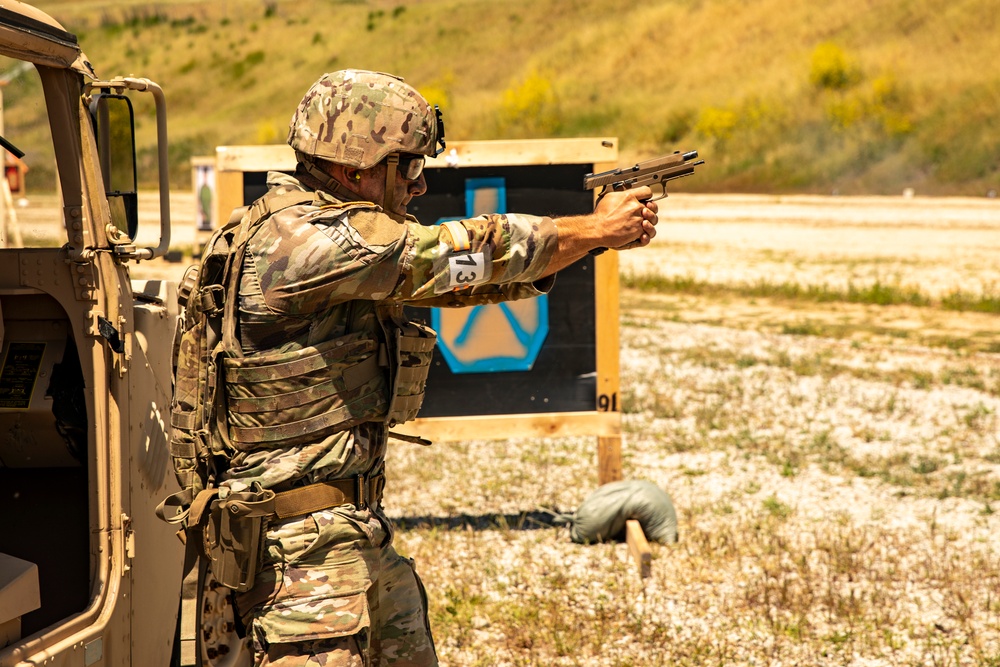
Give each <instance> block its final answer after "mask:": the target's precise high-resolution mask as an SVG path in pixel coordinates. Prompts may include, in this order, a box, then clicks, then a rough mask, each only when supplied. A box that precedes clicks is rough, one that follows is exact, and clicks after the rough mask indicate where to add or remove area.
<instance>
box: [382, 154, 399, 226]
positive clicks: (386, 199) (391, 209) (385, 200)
mask: <svg viewBox="0 0 1000 667" xmlns="http://www.w3.org/2000/svg"><path fill="white" fill-rule="evenodd" d="M398 169H399V153H390V154H389V156H388V157H387V158H386V159H385V194H383V195H382V210H383V211H384V212H385V214H386V215H388V216H389V217H390V218H392V219H393V220H395V221H396V222H404V218H403V216H401V215H400V214H398V213H396V212H395V211H396V207H395V206H394V205H393V201H392V200H393V195H394V194H395V192H396V171H397V170H398Z"/></svg>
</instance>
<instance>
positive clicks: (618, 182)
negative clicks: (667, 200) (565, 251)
mask: <svg viewBox="0 0 1000 667" xmlns="http://www.w3.org/2000/svg"><path fill="white" fill-rule="evenodd" d="M695 160H698V151H688V152H687V153H681V152H680V151H674V152H673V153H671V154H670V155H665V156H663V157H658V158H653V159H652V160H646V161H645V162H638V163H636V164H635V165H633V166H631V167H624V168H619V169H612V170H611V171H602V172H601V173H599V174H587V175H586V176H584V177H583V189H584V190H593V189H594V188H603V189H602V190H601V195H603V194H604V193H605V192H607V190H608V188H611V189H612V190H628V189H629V188H636V187H642V186H643V185H648V186H649V187H650V188H652V187H654V186H657V185H658V186H660V196H659V197H653V198H652V199H649V200H648V201H657V200H660V199H663V198H664V197H666V196H667V181H672V180H674V179H675V178H683V177H684V176H690V175H691V174H693V173H694V168H695V167H697V166H698V165H702V164H705V161H704V160H698V161H697V162H695ZM605 250H607V248H594V249H593V250H591V251H590V254H591V255H600V254H601V253H602V252H604V251H605Z"/></svg>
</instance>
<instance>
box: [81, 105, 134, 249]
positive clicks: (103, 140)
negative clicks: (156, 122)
mask: <svg viewBox="0 0 1000 667" xmlns="http://www.w3.org/2000/svg"><path fill="white" fill-rule="evenodd" d="M90 115H91V118H92V119H93V122H94V133H95V135H96V136H97V150H98V153H99V155H100V160H101V173H102V174H103V175H104V192H105V194H106V195H107V198H108V206H109V207H110V209H111V222H112V224H114V226H115V227H116V228H117V229H118V230H119V231H120V232H122V233H124V234H125V235H126V236H127V238H121V237H119V238H118V239H117V240H116V239H112V243H126V244H128V243H132V242H133V241H134V240H135V238H136V234H138V232H139V199H138V185H137V182H138V178H137V177H136V160H135V114H134V113H133V110H132V102H131V101H130V100H129V99H128V98H127V97H125V96H124V95H118V94H112V93H100V94H96V95H94V96H93V97H92V98H91V103H90Z"/></svg>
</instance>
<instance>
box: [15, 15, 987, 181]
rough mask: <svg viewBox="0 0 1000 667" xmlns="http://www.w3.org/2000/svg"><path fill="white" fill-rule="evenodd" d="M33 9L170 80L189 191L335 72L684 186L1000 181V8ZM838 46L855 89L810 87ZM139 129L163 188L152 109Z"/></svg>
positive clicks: (108, 68) (110, 56)
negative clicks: (376, 78) (202, 168)
mask: <svg viewBox="0 0 1000 667" xmlns="http://www.w3.org/2000/svg"><path fill="white" fill-rule="evenodd" d="M37 2H38V5H39V6H40V7H41V8H43V9H44V10H47V11H49V12H51V13H52V15H53V16H55V17H56V18H57V19H58V20H60V21H61V22H62V23H63V24H64V25H65V26H66V27H67V29H69V30H71V31H74V32H77V33H79V35H80V41H81V45H82V46H83V49H84V51H85V52H86V53H87V55H88V56H89V58H90V60H91V62H92V63H94V65H95V67H96V68H97V71H98V72H99V73H100V75H101V76H103V77H112V76H115V75H118V74H134V75H136V76H144V77H148V78H150V79H152V80H154V81H156V82H157V83H159V84H160V85H162V86H163V88H164V90H165V92H166V95H167V100H168V106H169V109H170V122H171V125H170V128H171V144H172V145H171V163H172V168H173V173H174V176H175V178H176V179H177V180H176V183H178V184H181V183H186V182H187V179H188V177H189V172H188V169H187V159H188V157H190V156H191V155H192V154H194V155H202V154H209V153H210V152H211V151H212V150H214V148H215V146H217V145H226V144H247V143H250V144H258V143H280V142H282V141H283V140H284V137H285V134H286V132H287V123H288V119H289V118H290V116H291V111H292V109H293V108H294V106H295V105H296V104H297V103H298V101H299V100H300V99H301V96H302V94H303V92H304V91H305V90H306V88H307V87H308V86H309V85H310V84H311V83H312V82H313V81H315V80H316V78H318V76H319V75H320V73H322V72H325V71H330V70H334V69H340V68H344V67H361V68H368V69H375V70H379V71H386V72H393V73H397V74H400V75H402V76H404V77H406V79H407V80H408V81H410V82H411V83H413V84H414V85H415V86H417V88H419V89H420V90H421V91H423V92H424V93H425V94H426V95H427V96H428V97H429V98H431V99H432V101H433V102H436V103H439V104H441V105H442V106H443V107H444V108H445V111H446V115H447V123H448V135H449V137H450V138H453V139H463V140H471V139H501V138H502V139H510V138H515V137H522V136H530V137H537V138H547V137H551V136H617V137H620V138H621V140H622V144H621V145H622V147H623V149H624V151H625V153H626V154H627V155H628V156H629V157H630V158H631V157H636V158H639V157H650V156H652V155H654V154H661V153H663V152H665V151H668V150H674V149H675V148H680V149H684V150H689V149H694V148H697V149H700V150H701V151H702V154H703V156H705V157H707V158H709V167H708V168H707V169H705V170H704V172H699V177H698V178H697V179H691V182H690V183H688V184H685V185H684V186H683V188H682V189H685V190H686V189H696V190H700V191H734V190H742V191H754V192H759V191H782V192H822V193H827V192H830V191H832V190H834V189H839V190H840V191H841V192H845V193H847V192H850V193H852V194H863V193H890V194H895V193H898V192H900V191H902V189H903V188H904V187H907V186H909V187H916V188H917V189H918V191H920V192H928V193H935V194H966V195H976V196H982V195H983V194H985V193H986V192H987V191H988V190H989V189H994V190H995V189H997V187H998V182H997V177H998V174H1000V165H998V163H997V160H996V155H997V154H998V147H1000V128H998V125H997V123H996V113H995V112H996V109H997V106H998V104H1000V92H998V91H1000V87H998V86H997V77H996V74H995V67H994V64H995V60H996V56H997V54H998V53H1000V37H998V35H1000V30H998V29H997V28H998V26H997V23H996V11H995V7H994V4H995V3H993V2H992V0H948V1H945V0H889V1H885V2H880V3H877V6H872V4H871V3H868V2H862V0H831V1H829V2H825V3H822V4H821V5H817V4H816V3H802V2H789V1H788V0H757V1H756V2H752V3H748V2H745V1H744V0H710V1H705V2H687V3H685V2H675V1H673V0H656V1H650V2H643V3H624V4H620V5H616V6H614V7H613V8H612V7H611V6H609V4H608V3H607V2H603V1H601V0H573V1H572V2H567V1H566V0H530V1H529V0H505V1H504V2H493V1H483V0H421V1H420V2H405V3H404V2H400V1H399V0H367V1H363V0H333V1H331V0H327V1H325V2H313V3H301V2H293V1H291V0H223V1H217V0H213V1H211V2H208V1H206V0H161V1H160V2H155V3H148V2H139V1H138V0H122V1H116V2H112V1H110V0H72V2H70V1H69V0H37ZM828 46H829V47H832V48H834V49H835V50H836V52H837V53H842V54H843V57H844V61H845V65H844V67H846V68H849V70H850V72H851V74H852V75H855V74H856V76H852V77H851V78H850V81H851V85H850V86H847V87H844V88H833V89H830V88H828V87H824V86H820V85H817V84H816V83H815V81H812V80H811V75H812V70H813V69H814V68H815V64H814V56H815V54H816V53H817V52H818V50H819V52H822V48H824V47H828ZM0 69H6V65H4V63H3V62H0ZM836 73H837V72H836V71H834V72H833V74H836ZM16 88H17V86H8V87H7V89H6V93H5V94H6V95H7V96H8V100H7V102H8V104H7V108H8V111H9V112H11V113H12V114H15V115H16V113H17V112H18V104H17V102H18V99H17V97H16V95H17V93H16ZM511 99H513V100H515V101H516V103H514V104H509V103H508V102H509V101H510V100H511ZM525 109H529V110H531V113H523V112H524V110H525ZM26 115H27V116H28V117H27V118H24V119H23V120H24V125H23V126H22V127H25V128H27V129H26V130H25V132H31V133H32V136H31V137H26V136H20V135H19V136H15V137H14V138H15V139H20V140H22V141H23V143H24V144H25V146H26V147H27V148H29V149H32V151H31V152H30V153H29V154H30V155H31V156H32V158H31V159H32V162H31V163H30V164H31V166H32V167H33V168H35V169H36V172H35V177H36V178H40V177H41V170H42V169H45V168H47V165H48V164H49V163H50V161H51V160H49V159H48V158H46V157H45V156H46V155H48V153H44V154H40V153H38V152H37V151H42V150H44V146H43V145H42V144H43V143H44V142H43V141H42V140H41V139H40V138H38V137H37V135H35V134H34V128H35V127H36V126H37V125H38V122H39V120H40V115H39V112H38V110H33V111H27V112H26ZM6 127H7V128H8V132H11V129H12V128H13V127H14V126H12V125H10V124H8V125H7V126H6ZM138 129H139V133H140V138H139V148H140V154H141V155H140V157H142V158H143V160H144V164H143V168H142V169H141V170H140V178H141V179H143V181H144V182H145V183H147V184H152V183H153V180H152V178H153V177H152V175H151V174H152V172H153V169H152V167H153V165H154V162H153V161H152V154H151V152H150V147H151V145H152V143H153V123H152V121H151V119H150V117H149V114H148V113H146V112H142V113H141V114H140V119H139V128H138ZM8 138H11V137H10V136H8ZM14 143H15V144H18V143H19V142H18V141H15V142H14ZM36 147H37V151H36Z"/></svg>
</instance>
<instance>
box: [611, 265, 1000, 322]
mask: <svg viewBox="0 0 1000 667" xmlns="http://www.w3.org/2000/svg"><path fill="white" fill-rule="evenodd" d="M622 286H623V287H626V288H631V289H637V290H640V291H643V292H661V293H679V294H692V295H714V296H720V295H726V294H729V295H734V296H741V297H750V298H753V297H764V298H772V299H788V300H802V301H810V302H815V303H833V302H843V303H862V304H871V305H876V306H898V305H908V306H921V307H938V308H941V309H943V310H953V311H973V312H980V313H993V314H998V313H1000V294H996V293H995V292H983V293H980V294H975V293H971V292H968V291H965V290H961V289H957V290H954V291H952V292H950V293H948V294H946V295H945V296H943V297H942V298H941V299H939V300H937V301H935V300H934V299H932V298H931V297H930V296H928V295H927V294H925V293H924V292H923V291H922V290H921V289H920V288H919V287H917V286H914V285H901V284H898V283H895V282H882V281H880V280H875V281H874V282H872V283H870V284H860V285H859V284H855V283H853V282H850V283H848V284H847V286H846V287H843V288H838V287H831V286H829V285H804V284H800V283H795V282H773V281H770V280H767V279H763V278H762V279H760V280H758V281H756V282H753V283H742V284H734V283H724V284H723V283H712V282H708V281H705V280H699V279H697V278H694V277H691V276H664V275H661V274H658V273H644V274H625V275H623V276H622Z"/></svg>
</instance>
